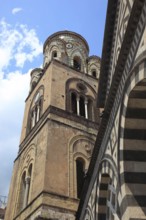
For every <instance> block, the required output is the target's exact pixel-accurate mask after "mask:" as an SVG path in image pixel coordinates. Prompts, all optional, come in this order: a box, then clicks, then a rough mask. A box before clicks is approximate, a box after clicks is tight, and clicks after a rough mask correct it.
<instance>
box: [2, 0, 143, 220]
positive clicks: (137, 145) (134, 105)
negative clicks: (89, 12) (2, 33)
mask: <svg viewBox="0 0 146 220" xmlns="http://www.w3.org/2000/svg"><path fill="white" fill-rule="evenodd" d="M145 27H146V0H108V6H107V16H106V24H105V33H104V40H103V50H102V57H101V60H100V58H99V57H98V56H95V55H94V56H89V46H88V43H87V42H86V40H85V39H84V38H83V37H82V36H81V35H79V34H77V33H75V32H71V31H67V30H65V31H60V32H57V33H54V34H53V35H51V36H49V37H48V38H47V40H46V41H45V43H44V47H43V56H44V59H43V60H44V61H43V67H42V68H36V69H33V70H32V72H31V80H30V91H29V94H28V96H27V97H26V104H25V111H24V119H23V124H22V132H21V138H20V146H19V152H18V155H17V157H16V159H15V163H14V168H13V174H12V179H11V185H10V190H9V198H8V204H7V209H6V215H5V220H47V219H48V220H75V219H76V220H141V219H143V220H145V219H146V195H145V194H146V147H145V146H146V121H145V120H146V28H145Z"/></svg>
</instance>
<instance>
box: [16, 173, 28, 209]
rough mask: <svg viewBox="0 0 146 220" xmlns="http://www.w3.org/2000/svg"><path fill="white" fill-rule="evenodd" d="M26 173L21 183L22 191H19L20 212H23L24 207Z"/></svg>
mask: <svg viewBox="0 0 146 220" xmlns="http://www.w3.org/2000/svg"><path fill="white" fill-rule="evenodd" d="M25 179H26V172H24V173H23V174H22V177H21V181H20V191H19V201H18V211H21V210H22V209H23V207H24V195H25V190H26V182H25Z"/></svg>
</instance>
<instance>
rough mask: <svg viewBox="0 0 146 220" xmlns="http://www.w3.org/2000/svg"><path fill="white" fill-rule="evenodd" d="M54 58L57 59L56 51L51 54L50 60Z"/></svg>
mask: <svg viewBox="0 0 146 220" xmlns="http://www.w3.org/2000/svg"><path fill="white" fill-rule="evenodd" d="M55 57H57V51H56V50H55V51H53V52H52V58H55Z"/></svg>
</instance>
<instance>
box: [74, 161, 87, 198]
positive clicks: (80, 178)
mask: <svg viewBox="0 0 146 220" xmlns="http://www.w3.org/2000/svg"><path fill="white" fill-rule="evenodd" d="M84 170H85V162H84V160H83V159H81V158H78V159H77V160H76V174H77V197H78V198H80V196H81V192H82V188H83V184H84V175H85V172H84Z"/></svg>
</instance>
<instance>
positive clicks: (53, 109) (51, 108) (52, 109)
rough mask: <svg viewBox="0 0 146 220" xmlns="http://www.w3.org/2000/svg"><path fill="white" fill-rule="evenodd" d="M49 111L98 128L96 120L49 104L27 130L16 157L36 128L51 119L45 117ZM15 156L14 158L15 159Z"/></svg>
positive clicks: (39, 127) (89, 126)
mask: <svg viewBox="0 0 146 220" xmlns="http://www.w3.org/2000/svg"><path fill="white" fill-rule="evenodd" d="M51 113H52V114H54V115H57V116H60V117H62V118H65V119H69V120H71V121H74V122H77V123H79V124H82V125H84V126H86V127H88V128H92V129H95V130H97V129H98V128H99V124H98V123H96V122H93V121H90V120H88V119H85V118H82V117H80V116H77V115H75V114H72V113H71V112H68V111H66V110H62V109H59V108H56V107H54V106H49V107H48V109H47V110H46V111H45V112H44V114H43V115H42V117H41V118H40V120H39V121H38V123H37V124H36V125H35V127H33V129H32V130H31V131H30V132H29V134H28V135H27V136H26V138H25V139H24V140H23V142H22V143H21V144H20V146H19V153H18V156H17V158H18V157H19V156H20V154H21V153H22V152H23V151H24V149H25V148H26V146H27V145H28V143H29V142H30V141H31V140H32V139H33V138H34V136H35V135H36V133H37V132H38V130H39V129H41V127H42V126H43V125H44V124H45V123H46V121H47V120H51V118H50V119H49V118H48V117H47V116H48V115H49V114H51ZM56 122H57V121H56ZM58 123H59V122H58ZM66 125H67V124H66ZM17 158H16V159H15V160H17Z"/></svg>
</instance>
